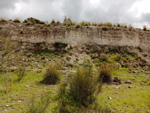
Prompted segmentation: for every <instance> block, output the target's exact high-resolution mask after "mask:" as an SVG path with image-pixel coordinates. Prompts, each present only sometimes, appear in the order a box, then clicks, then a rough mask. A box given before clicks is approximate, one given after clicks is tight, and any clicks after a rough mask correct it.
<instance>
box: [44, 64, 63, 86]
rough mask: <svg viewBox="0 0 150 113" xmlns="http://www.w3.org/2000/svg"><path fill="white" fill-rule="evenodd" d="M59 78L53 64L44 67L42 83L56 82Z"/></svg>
mask: <svg viewBox="0 0 150 113" xmlns="http://www.w3.org/2000/svg"><path fill="white" fill-rule="evenodd" d="M60 79H61V75H60V73H59V72H58V70H57V68H56V65H55V64H50V65H49V67H48V68H47V69H46V72H45V74H44V79H43V81H42V83H44V84H56V83H57V82H59V81H60Z"/></svg>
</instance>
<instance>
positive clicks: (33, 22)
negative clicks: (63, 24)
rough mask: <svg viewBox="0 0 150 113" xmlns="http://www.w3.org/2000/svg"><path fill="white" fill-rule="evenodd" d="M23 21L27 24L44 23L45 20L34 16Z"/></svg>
mask: <svg viewBox="0 0 150 113" xmlns="http://www.w3.org/2000/svg"><path fill="white" fill-rule="evenodd" d="M23 23H26V24H29V25H34V24H45V22H43V21H40V20H38V19H36V18H27V20H24V22H23Z"/></svg>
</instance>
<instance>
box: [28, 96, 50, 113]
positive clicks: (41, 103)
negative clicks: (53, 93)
mask: <svg viewBox="0 0 150 113" xmlns="http://www.w3.org/2000/svg"><path fill="white" fill-rule="evenodd" d="M50 101H51V97H50V95H49V94H44V95H41V98H40V100H36V98H35V96H33V97H32V98H31V101H30V102H29V104H28V105H27V109H28V111H27V113H45V111H46V109H47V108H48V106H49V104H50Z"/></svg>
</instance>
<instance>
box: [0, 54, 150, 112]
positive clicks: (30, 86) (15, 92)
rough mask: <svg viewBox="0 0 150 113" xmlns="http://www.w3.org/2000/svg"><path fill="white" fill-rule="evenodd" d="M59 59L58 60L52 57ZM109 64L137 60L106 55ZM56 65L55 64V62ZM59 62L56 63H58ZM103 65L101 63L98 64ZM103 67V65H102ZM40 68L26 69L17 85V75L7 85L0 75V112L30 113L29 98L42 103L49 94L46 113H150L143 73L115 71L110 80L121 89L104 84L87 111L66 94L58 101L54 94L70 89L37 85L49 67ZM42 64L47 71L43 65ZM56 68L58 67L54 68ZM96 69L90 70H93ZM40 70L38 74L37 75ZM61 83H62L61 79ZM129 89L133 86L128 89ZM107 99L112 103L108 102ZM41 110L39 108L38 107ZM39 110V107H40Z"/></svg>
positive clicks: (35, 59) (147, 78)
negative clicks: (64, 112) (116, 82)
mask: <svg viewBox="0 0 150 113" xmlns="http://www.w3.org/2000/svg"><path fill="white" fill-rule="evenodd" d="M51 54H53V53H47V52H46V53H42V54H33V56H32V57H33V63H32V62H30V61H29V63H30V64H32V65H33V64H34V62H38V60H39V59H41V56H42V55H43V56H45V58H48V59H52V58H51V57H50V55H51ZM53 57H55V58H57V59H58V56H57V57H56V56H53ZM108 58H109V63H110V62H111V63H117V62H119V61H124V60H125V59H133V58H136V56H135V55H133V54H118V53H116V54H111V55H110V54H108ZM56 61H57V60H56ZM58 62H59V61H58ZM101 63H102V62H100V64H101ZM103 63H104V62H103ZM39 64H40V68H39V67H36V66H34V67H30V66H28V67H26V76H24V77H23V78H22V79H21V80H20V82H17V80H18V77H17V72H16V71H14V72H11V73H10V81H9V82H7V81H6V72H5V71H1V72H0V111H2V113H3V112H4V113H5V112H6V113H16V112H24V113H25V112H27V111H28V110H29V109H27V107H28V108H29V103H30V102H31V101H30V100H31V99H32V97H33V96H34V97H35V100H34V101H35V103H41V101H42V99H41V96H42V95H43V94H44V93H49V92H51V95H50V98H51V101H50V103H49V104H48V105H45V106H47V107H46V110H45V112H46V113H59V112H60V111H67V112H79V113H84V112H85V113H86V112H92V113H94V112H95V113H96V112H102V111H103V112H104V113H105V112H106V113H110V111H111V112H114V113H118V112H119V113H120V112H123V113H124V112H127V113H134V112H136V113H149V112H150V104H149V103H150V102H149V101H150V94H149V92H150V87H149V85H148V84H149V81H150V75H149V74H146V73H145V72H140V73H131V71H129V68H122V67H120V68H117V69H115V70H114V71H113V72H112V78H113V77H118V78H120V79H121V83H122V84H120V85H113V84H109V85H107V84H104V85H103V87H102V89H101V93H99V94H98V95H97V96H96V98H95V102H94V103H92V104H89V105H88V107H87V106H86V107H85V106H83V105H81V104H79V103H77V102H75V101H74V99H72V98H71V96H70V95H69V94H68V95H66V96H67V97H63V96H62V97H61V98H59V99H58V98H57V94H58V93H60V92H59V91H61V93H62V95H64V93H65V94H66V92H64V90H65V91H67V92H68V88H69V86H66V84H61V85H62V87H61V89H60V86H59V84H56V85H46V84H41V83H40V82H41V81H42V80H43V78H44V74H45V70H46V67H47V66H48V64H45V63H42V62H39ZM43 64H45V66H46V67H43V66H42V65H43ZM59 65H60V64H58V68H57V69H58V71H62V70H61V69H62V68H61V66H59ZM56 67H57V66H56ZM95 69H96V68H93V70H95ZM39 70H40V71H39ZM74 70H75V69H74V68H66V70H63V71H64V72H63V74H62V78H65V77H70V76H67V75H68V74H67V73H68V72H69V71H74ZM132 70H135V71H138V70H144V68H133V67H132ZM125 80H130V81H131V84H125V83H124V82H125ZM62 81H64V79H62ZM129 86H132V87H131V88H129ZM110 97H111V98H112V99H110ZM37 106H40V104H37ZM39 108H40V107H39Z"/></svg>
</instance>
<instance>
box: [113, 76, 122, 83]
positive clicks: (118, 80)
mask: <svg viewBox="0 0 150 113" xmlns="http://www.w3.org/2000/svg"><path fill="white" fill-rule="evenodd" d="M113 82H115V83H117V84H116V85H119V84H121V79H120V78H118V77H114V78H113Z"/></svg>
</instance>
